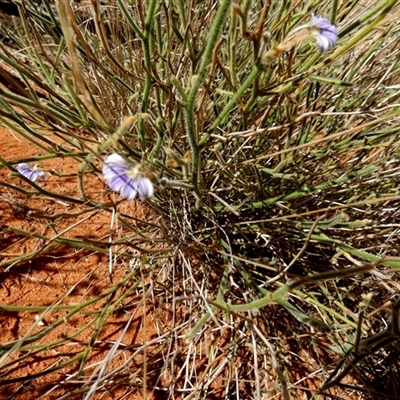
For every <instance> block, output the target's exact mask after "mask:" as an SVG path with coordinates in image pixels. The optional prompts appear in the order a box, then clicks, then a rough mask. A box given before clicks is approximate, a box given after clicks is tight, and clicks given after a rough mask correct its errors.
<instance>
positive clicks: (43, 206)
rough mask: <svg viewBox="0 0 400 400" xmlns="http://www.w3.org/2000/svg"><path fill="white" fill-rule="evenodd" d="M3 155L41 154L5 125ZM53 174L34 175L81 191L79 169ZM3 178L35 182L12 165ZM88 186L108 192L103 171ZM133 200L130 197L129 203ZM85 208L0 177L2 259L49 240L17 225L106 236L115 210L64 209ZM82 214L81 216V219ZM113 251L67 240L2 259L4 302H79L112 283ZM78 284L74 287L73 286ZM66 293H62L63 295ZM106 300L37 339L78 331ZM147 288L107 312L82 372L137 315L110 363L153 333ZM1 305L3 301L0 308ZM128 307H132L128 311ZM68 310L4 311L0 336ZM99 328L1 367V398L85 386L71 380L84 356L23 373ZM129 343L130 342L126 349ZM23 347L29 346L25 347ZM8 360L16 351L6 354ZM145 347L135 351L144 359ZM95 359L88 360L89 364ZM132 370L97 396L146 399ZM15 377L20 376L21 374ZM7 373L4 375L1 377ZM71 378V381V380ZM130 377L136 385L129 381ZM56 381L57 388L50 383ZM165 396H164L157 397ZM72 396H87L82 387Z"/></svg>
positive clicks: (79, 345) (140, 213)
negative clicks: (29, 193) (99, 250)
mask: <svg viewBox="0 0 400 400" xmlns="http://www.w3.org/2000/svg"><path fill="white" fill-rule="evenodd" d="M0 155H1V156H2V157H3V158H4V159H5V160H7V161H12V160H20V159H22V158H24V159H25V158H28V157H30V156H37V155H39V154H38V153H37V150H36V149H35V147H34V146H29V145H27V142H25V141H22V140H21V139H20V138H19V137H17V136H15V135H14V134H12V133H11V132H10V131H9V130H8V129H5V128H0ZM40 167H43V168H44V169H47V170H51V169H52V168H56V169H57V172H60V173H63V174H67V173H73V172H76V171H77V169H78V167H79V162H78V161H76V162H75V161H74V160H72V159H65V160H64V161H63V162H62V164H61V163H60V162H59V160H56V161H54V160H47V161H43V163H41V164H40ZM47 176H48V179H46V180H44V181H40V182H37V183H38V184H39V185H40V186H42V187H43V188H44V189H46V190H49V191H54V192H57V193H60V194H63V195H67V196H70V197H75V198H78V195H77V181H76V177H58V176H55V175H50V174H48V175H47ZM0 181H3V182H7V183H10V184H13V185H17V186H20V187H21V188H24V189H26V190H28V191H29V190H32V188H30V187H29V185H28V184H27V183H26V182H24V181H23V180H22V179H21V178H19V177H18V176H12V174H11V173H10V171H9V170H8V169H7V168H0ZM85 188H86V190H87V193H89V194H90V195H91V196H93V197H95V196H97V197H99V198H102V197H104V196H105V193H107V192H106V191H105V184H104V182H102V181H101V178H100V177H99V176H95V175H90V177H88V178H86V179H85ZM126 203H127V204H126V205H124V207H125V210H124V211H125V212H126V211H130V212H131V215H136V216H137V217H138V218H145V217H146V216H147V213H148V210H146V207H145V206H144V205H143V204H140V203H138V202H126ZM128 203H129V204H128ZM80 209H82V206H79V205H77V206H73V207H71V205H69V204H67V203H66V202H63V201H57V200H55V199H53V198H50V197H47V198H46V197H45V196H43V195H40V196H33V197H32V196H27V195H25V194H22V193H19V192H16V191H15V190H13V189H8V188H6V187H4V186H3V185H0V256H1V257H0V265H1V262H5V261H7V260H10V259H14V258H17V257H19V256H21V255H24V254H27V253H30V252H33V251H36V250H39V249H41V248H42V246H43V245H44V244H45V242H44V241H43V239H40V238H29V237H27V236H26V235H24V234H21V233H18V232H17V231H15V230H14V229H15V228H17V229H21V230H24V231H29V232H35V233H38V234H40V235H43V236H48V237H53V236H55V232H58V233H60V232H62V231H63V230H65V229H67V228H68V227H70V226H71V225H73V224H77V225H76V226H75V227H74V228H73V229H71V230H68V231H67V232H65V233H64V234H63V236H64V237H65V236H67V237H68V238H71V239H79V240H81V239H82V238H85V239H86V240H87V239H90V240H98V241H102V242H106V241H107V240H108V235H109V232H110V219H111V217H112V216H111V214H110V213H109V212H106V211H99V212H98V213H97V214H95V215H93V216H91V217H90V213H86V214H82V215H80V216H78V217H73V218H67V216H66V214H69V213H75V212H77V211H79V210H80ZM50 214H51V215H55V214H64V216H63V215H61V216H60V217H59V218H56V219H54V220H49V219H45V218H41V216H43V215H50ZM79 221H81V222H79ZM108 263H109V257H108V254H106V253H105V254H99V253H96V252H93V251H89V250H86V249H78V248H75V249H74V248H70V247H67V246H64V245H61V246H58V247H56V246H55V247H54V248H52V249H49V250H47V251H45V252H44V253H43V254H41V255H40V256H39V257H36V258H34V259H33V260H32V261H29V260H28V261H26V262H19V263H15V264H12V265H9V264H7V265H6V266H3V267H0V282H1V285H0V306H1V305H8V306H35V305H47V306H49V305H52V304H54V303H55V302H57V301H59V304H79V303H82V302H84V301H87V300H89V299H90V298H92V297H94V296H96V295H99V294H101V293H103V292H105V291H106V290H108V289H109V288H110V287H111V286H112V285H111V284H110V280H109V272H108V268H109V266H108ZM128 272H129V270H128V268H127V267H124V266H121V267H117V268H116V269H115V270H114V271H113V273H114V282H119V280H120V279H121V278H122V277H123V276H125V275H126V274H127V273H128ZM71 288H74V289H73V290H72V291H71V292H69V290H70V289H71ZM63 296H65V300H64V299H62V297H63ZM105 302H106V300H105V299H104V300H102V301H99V302H97V303H95V304H94V305H93V306H90V307H88V308H87V309H85V313H77V314H76V315H75V316H74V317H72V318H71V319H70V320H69V321H68V323H63V324H61V325H60V326H59V327H58V328H56V329H54V330H53V331H52V332H51V333H50V334H48V335H46V336H45V337H44V338H42V339H39V340H37V341H36V342H35V344H43V343H50V342H53V341H56V340H59V339H61V338H63V337H66V336H68V335H70V334H72V333H74V332H76V330H77V328H78V327H81V326H83V325H85V324H86V323H88V322H89V321H90V320H91V319H92V318H93V316H92V315H90V314H88V313H87V310H91V311H93V312H95V311H101V310H102V306H104V304H105ZM141 303H142V295H140V294H136V293H135V292H133V294H132V295H131V296H130V297H128V298H127V299H126V300H125V301H124V302H123V304H122V306H121V310H116V312H114V313H113V314H112V315H111V316H109V317H108V319H107V323H106V324H105V325H104V326H103V327H102V328H101V330H100V333H99V336H98V337H97V339H96V341H95V343H94V344H93V348H92V350H91V351H90V353H89V355H88V359H87V361H86V363H85V365H86V366H89V368H88V369H85V370H84V372H83V375H84V376H90V374H91V373H92V372H93V371H94V369H95V368H96V366H97V364H96V363H97V362H98V361H100V360H102V359H103V358H104V356H105V355H106V354H107V353H108V352H109V351H110V349H111V346H112V345H113V343H114V341H115V340H117V339H118V338H120V336H121V333H122V331H123V329H124V327H125V326H126V324H127V323H128V321H129V319H130V318H131V317H132V322H131V324H130V325H129V328H128V330H127V332H126V333H125V335H124V337H123V339H122V343H121V345H120V346H119V348H118V351H119V355H118V356H116V357H115V358H114V359H113V361H112V362H111V365H110V366H109V369H108V370H111V369H113V368H116V367H117V366H118V365H121V363H122V362H123V361H124V359H126V358H127V357H129V356H130V355H131V354H132V353H133V349H135V347H134V346H132V345H134V344H142V343H145V342H146V341H148V340H150V339H151V338H152V337H154V335H155V327H154V324H152V323H151V320H150V318H147V320H148V322H147V323H146V327H147V328H146V330H145V329H144V328H143V325H144V318H146V314H145V313H144V312H143V308H144V307H143V306H142V305H141ZM0 310H1V308H0ZM128 310H129V311H128ZM68 311H69V310H54V311H51V312H48V313H47V314H46V315H45V316H44V318H43V321H42V322H40V323H39V324H36V326H34V323H35V321H36V322H37V319H38V318H39V315H40V312H32V311H5V310H1V311H0V337H1V343H2V344H6V343H8V342H10V341H14V340H16V339H18V338H23V337H24V336H25V335H27V334H28V333H29V332H30V334H32V333H36V332H39V331H41V330H42V329H44V328H45V327H46V326H48V325H49V324H52V323H54V322H55V321H57V320H60V319H62V317H63V315H65V314H66V313H67V312H68ZM93 331H94V328H93V327H91V328H90V329H86V330H85V331H84V332H83V333H81V334H79V335H78V336H77V337H76V338H74V341H67V344H64V345H60V346H58V347H56V348H52V349H49V350H44V351H41V352H40V353H38V355H37V356H30V357H28V358H26V360H21V361H19V362H18V363H16V364H14V365H12V366H10V367H9V368H6V369H5V370H1V371H0V399H6V398H12V399H14V400H31V399H33V398H40V396H44V397H43V398H45V399H59V398H60V397H61V396H62V395H63V394H66V393H68V392H69V391H72V390H77V389H80V388H81V387H82V385H80V386H79V387H77V385H75V384H74V383H73V382H74V380H75V381H76V379H74V377H73V376H72V377H71V376H70V375H69V374H72V373H73V372H76V369H77V366H78V365H79V361H78V362H75V363H73V364H71V365H69V366H67V367H65V368H63V369H62V370H59V371H57V372H54V373H44V374H43V375H42V376H37V377H35V378H34V379H32V380H29V381H28V380H24V379H22V378H24V377H27V376H30V375H33V374H37V373H43V372H44V371H45V370H46V369H48V368H51V367H53V366H55V365H57V364H60V363H62V362H65V361H67V360H68V359H71V358H72V357H74V356H75V355H77V354H78V353H80V352H82V351H83V350H84V349H85V348H87V345H88V343H89V342H90V340H91V337H92V334H93ZM127 346H130V349H128V350H123V349H124V348H125V347H127ZM25 353H26V352H25ZM1 356H2V353H0V363H1V361H3V362H5V363H8V362H9V361H11V360H12V359H13V358H16V357H17V356H18V357H20V356H21V354H18V352H17V351H16V352H15V354H14V355H11V356H9V357H8V358H7V359H6V360H1ZM142 356H143V355H141V356H140V357H139V356H138V357H137V358H135V360H137V361H138V362H139V363H140V362H141V361H140V360H141V357H142ZM90 366H91V367H90ZM130 373H131V374H132V376H129V374H127V371H126V370H125V375H124V376H123V377H122V378H121V381H122V386H121V387H115V388H113V386H116V385H113V384H110V385H109V387H108V389H109V393H101V394H99V395H98V396H96V397H95V398H102V399H111V398H113V399H123V398H129V399H141V398H143V395H142V390H141V389H139V388H138V385H136V386H135V384H134V383H135V366H134V365H132V371H130ZM10 379H16V381H15V383H12V384H7V385H4V380H10ZM18 379H21V380H20V381H18ZM2 381H3V382H2ZM69 382H71V383H69ZM129 383H133V384H134V385H130V384H129ZM51 389H52V390H51ZM160 396H161V397H160ZM160 396H158V395H156V394H154V393H153V394H149V395H147V398H148V399H152V398H162V397H163V396H162V393H160ZM71 398H74V399H75V398H76V399H78V398H82V395H79V394H78V395H77V396H74V397H71Z"/></svg>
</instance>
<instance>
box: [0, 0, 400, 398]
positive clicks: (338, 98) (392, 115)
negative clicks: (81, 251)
mask: <svg viewBox="0 0 400 400" xmlns="http://www.w3.org/2000/svg"><path fill="white" fill-rule="evenodd" d="M42 3H43V4H42V6H41V7H39V8H38V7H37V6H36V4H34V2H33V1H25V2H22V3H21V4H20V11H21V24H20V25H19V26H18V27H17V28H16V29H17V30H16V32H13V33H11V32H12V31H9V32H8V33H7V35H8V36H10V35H11V37H10V38H9V40H10V42H9V43H8V45H5V44H1V45H0V58H1V59H2V62H3V65H4V66H7V67H8V68H11V69H12V71H14V76H15V78H14V80H15V81H14V82H11V81H10V86H9V87H8V88H3V89H0V94H1V97H0V116H1V117H0V119H1V122H2V123H3V124H4V125H6V126H9V127H11V128H12V129H13V130H14V131H16V132H17V133H19V134H20V135H21V136H22V137H24V138H25V139H26V140H28V141H29V142H30V143H31V144H32V145H34V146H37V147H38V149H40V152H41V154H42V155H41V156H40V157H38V158H37V159H36V160H35V161H37V162H39V163H40V161H41V160H45V159H52V158H54V159H59V160H60V162H62V160H63V159H65V158H72V159H74V160H76V161H77V162H78V163H79V168H78V167H77V170H76V179H77V187H78V188H79V192H78V193H79V195H78V194H77V196H76V197H66V196H64V195H60V194H59V193H52V192H48V191H45V190H44V189H43V188H42V187H41V186H40V185H38V184H35V183H33V182H30V181H29V180H28V179H26V182H27V183H29V184H30V185H31V186H32V190H31V191H30V192H29V193H28V192H26V191H24V190H23V189H21V188H19V187H16V186H14V185H11V184H10V183H5V182H4V183H2V182H0V183H1V184H3V185H5V186H7V187H8V188H10V189H11V190H18V191H20V192H21V191H22V192H24V193H26V194H29V195H46V196H50V197H54V198H57V199H60V200H63V201H65V202H69V203H72V204H76V205H79V206H80V207H83V208H85V209H86V210H87V211H88V212H90V211H95V210H99V209H101V210H104V209H108V210H109V211H110V213H112V210H113V209H114V208H115V207H118V204H119V203H120V201H119V200H118V202H117V203H115V204H111V205H110V204H109V203H102V202H101V201H100V200H99V198H98V197H97V196H94V195H93V194H91V193H87V192H86V191H85V177H88V176H92V175H93V176H98V175H99V174H100V173H101V168H102V163H103V160H104V158H105V157H106V155H107V154H110V153H111V152H116V153H118V154H121V155H123V156H124V157H126V158H127V159H129V160H131V161H132V162H134V163H141V164H142V166H143V168H144V169H145V170H146V171H147V173H148V174H149V176H151V178H152V179H153V181H154V184H155V188H156V193H155V195H154V197H152V199H150V200H148V204H149V205H150V206H151V207H152V209H153V212H154V218H151V219H150V220H149V221H147V222H144V227H143V225H141V228H140V229H138V228H137V227H136V225H135V224H134V223H132V221H131V220H130V218H129V216H124V215H120V216H119V218H120V220H121V221H122V223H123V224H124V225H125V226H126V227H128V229H130V230H131V231H132V232H134V233H135V234H140V235H141V237H142V239H143V240H145V241H146V243H148V241H149V240H154V241H157V243H163V244H164V245H165V246H164V248H162V249H161V250H160V251H159V253H158V254H157V255H156V256H154V258H153V257H151V256H149V255H148V254H147V253H146V252H145V251H143V246H142V242H141V241H140V240H138V239H137V238H136V239H131V237H130V236H129V237H126V238H123V239H122V240H120V243H125V242H126V243H127V242H129V243H130V244H132V243H133V244H134V245H135V246H136V247H137V249H138V256H137V257H138V259H139V260H141V262H143V263H146V265H150V266H151V268H152V271H154V270H156V271H157V270H161V269H162V270H163V271H164V272H165V274H166V276H168V278H167V281H168V283H169V284H170V285H172V286H173V285H183V286H184V289H182V292H180V294H179V296H180V297H179V299H178V300H177V299H176V298H175V297H170V298H169V296H172V294H171V292H170V291H168V290H166V291H165V293H164V296H165V298H166V299H167V301H168V302H172V301H174V302H178V303H179V302H182V307H183V308H185V309H187V310H188V311H187V313H188V314H187V315H186V316H184V315H183V314H182V317H181V318H182V319H181V320H179V321H176V324H177V325H180V324H183V325H184V329H182V330H179V334H180V335H184V336H185V340H186V339H188V340H189V342H187V341H182V342H179V346H180V347H181V348H182V352H183V353H186V351H189V350H188V349H190V348H191V346H193V343H196V344H198V343H206V342H207V341H208V340H209V338H210V337H212V335H213V334H214V333H213V332H215V331H219V330H222V329H223V328H224V329H227V330H228V332H229V335H231V336H230V337H231V343H230V345H226V346H225V347H224V348H221V349H219V352H217V353H218V356H221V357H223V358H224V359H225V360H230V359H231V358H234V359H237V360H238V361H237V362H238V363H244V364H247V367H244V366H243V365H244V364H242V367H241V368H239V369H238V371H240V376H236V377H235V376H233V375H230V373H228V372H226V368H228V366H227V362H228V361H227V362H226V363H224V362H221V360H220V359H219V358H218V357H216V356H215V354H214V355H211V351H210V352H209V353H204V354H201V355H200V354H198V353H197V352H195V353H194V354H193V357H190V354H189V355H188V357H187V359H186V363H187V368H188V370H192V369H195V367H196V365H197V364H196V363H198V362H199V359H200V358H201V357H204V358H206V359H207V365H208V367H207V368H208V372H207V373H206V374H204V375H202V376H201V377H199V376H196V374H195V373H193V372H191V373H189V372H188V376H187V378H186V381H185V382H183V380H182V377H181V375H180V374H179V373H176V371H174V369H173V366H172V363H173V362H172V361H171V360H170V358H168V357H167V359H168V361H167V362H166V365H165V367H164V368H165V370H168V371H169V368H170V371H169V372H170V374H171V376H172V380H174V382H175V383H174V384H173V385H172V384H171V387H173V388H174V390H176V393H177V394H176V396H177V397H178V396H179V393H180V390H187V391H188V392H190V393H191V394H192V395H193V396H194V397H195V398H211V397H209V393H211V391H210V392H209V391H208V390H211V389H209V388H210V385H211V383H212V381H213V380H215V379H216V378H217V377H218V376H223V377H224V385H225V386H224V390H225V391H226V393H236V394H235V396H237V397H238V398H250V397H248V396H252V397H254V398H266V397H263V396H266V394H265V393H266V388H267V386H268V385H267V384H265V381H264V380H263V378H262V377H264V376H265V374H268V371H269V367H268V365H269V363H270V361H269V360H272V361H271V363H272V365H275V366H274V369H275V370H276V374H277V377H278V378H277V379H276V382H275V385H276V389H275V390H276V391H277V392H281V393H282V396H283V397H284V398H286V399H289V398H290V396H291V395H292V396H296V394H295V393H296V392H295V387H294V386H295V385H294V384H295V382H294V380H293V379H295V378H294V375H292V374H291V372H293V371H292V370H291V367H292V366H293V365H294V364H296V363H298V364H301V363H302V362H303V361H301V360H300V361H299V360H297V361H293V364H292V365H290V363H288V362H287V361H285V357H286V356H287V354H285V350H284V348H285V346H286V344H287V343H288V341H289V338H292V337H294V338H295V339H296V340H297V343H301V341H302V340H303V339H300V332H301V333H302V335H303V336H306V337H308V338H309V339H308V344H307V345H306V347H307V348H308V347H310V348H313V346H314V347H315V348H318V347H320V346H321V345H320V344H319V343H318V340H317V339H315V338H313V335H312V334H315V332H318V335H323V336H324V341H325V342H326V343H329V344H328V346H329V349H327V350H326V351H328V352H329V357H331V358H332V359H335V357H338V356H340V357H344V362H345V363H347V362H349V363H350V364H348V365H350V367H348V369H347V370H346V373H349V374H350V373H352V372H354V369H356V367H354V368H353V366H352V365H351V362H350V361H347V359H349V360H352V359H353V360H356V361H357V362H360V363H361V362H368V359H369V358H368V357H372V356H374V355H375V356H376V355H377V354H379V350H380V349H381V347H382V346H384V345H386V344H388V343H392V342H394V341H396V340H397V339H398V338H399V335H398V327H393V326H391V327H389V328H388V329H387V331H384V330H382V329H383V328H382V327H380V328H379V327H378V328H377V331H376V332H379V331H380V330H381V333H380V336H378V339H377V341H376V342H374V343H372V344H371V343H370V344H369V349H367V350H365V346H364V350H363V352H361V353H358V350H357V346H358V345H359V342H360V340H361V343H364V344H365V342H362V339H361V337H362V335H367V334H368V332H367V331H366V329H365V325H363V323H362V315H363V313H365V312H366V311H367V310H369V311H368V312H371V310H373V309H375V308H378V307H379V306H380V305H382V304H383V302H381V301H380V300H381V299H379V298H378V299H374V300H372V301H371V303H365V304H364V303H363V304H361V305H360V303H361V301H362V296H361V295H364V294H368V293H369V289H368V284H367V285H366V287H365V288H364V289H363V288H361V286H362V282H363V280H364V279H366V276H367V277H368V282H372V281H373V277H374V276H376V275H374V274H375V273H376V270H386V269H388V268H391V269H393V272H391V273H392V279H393V281H396V279H397V278H396V274H397V270H398V268H399V267H400V260H398V259H397V258H396V257H397V256H398V250H397V246H398V220H397V217H398V210H397V204H398V200H399V199H400V195H399V190H398V176H399V175H398V170H399V161H398V159H399V140H398V137H399V136H398V130H399V128H398V125H399V116H400V109H399V106H398V105H399V90H398V89H399V85H398V82H399V76H400V65H399V60H400V57H399V45H398V35H399V31H400V27H399V23H398V18H397V17H396V12H398V7H397V3H398V2H397V1H394V0H387V1H381V2H378V3H377V2H367V1H346V2H337V1H311V0H310V1H304V2H293V1H275V0H273V1H270V2H268V1H264V2H261V1H252V0H243V1H241V2H238V3H235V4H234V3H232V2H231V1H228V0H220V1H219V2H216V1H212V0H204V1H203V0H202V1H197V2H184V1H181V0H176V1H175V0H173V1H160V0H147V1H143V2H134V1H124V0H118V1H109V2H100V1H95V0H94V1H92V2H91V4H90V5H89V4H87V3H77V4H74V6H73V7H72V8H71V7H70V6H68V4H67V2H62V1H60V2H59V3H58V5H57V7H55V6H54V5H53V4H51V3H50V2H49V1H47V0H46V1H43V2H42ZM312 13H315V14H316V15H318V16H322V17H326V18H328V19H329V20H330V21H331V22H332V23H333V24H335V25H336V26H337V27H338V33H339V40H338V43H337V44H336V46H335V47H334V48H333V49H332V50H330V51H328V52H327V53H323V54H321V53H319V51H318V48H317V46H316V43H315V41H314V40H313V36H312V35H311V34H309V23H310V18H311V14H312ZM299 27H303V28H302V29H303V30H302V29H300V28H299ZM0 68H3V67H0ZM2 70H3V69H2ZM2 75H3V76H5V72H3V74H2ZM43 132H51V134H52V135H55V136H56V137H57V138H58V142H57V143H58V144H57V145H55V144H54V141H52V139H51V138H50V137H49V135H48V134H47V133H43ZM60 143H61V144H60ZM0 160H1V161H2V163H3V165H4V166H6V167H7V168H9V170H10V171H11V172H13V173H16V170H15V164H17V163H18V162H32V161H34V160H32V159H28V160H27V159H24V158H23V157H21V159H20V160H18V161H14V162H13V163H9V160H2V159H0ZM53 173H57V171H55V172H53ZM104 190H107V189H106V186H105V187H104ZM121 201H122V200H121ZM388 210H389V211H388ZM155 221H157V222H155ZM142 222H143V221H142ZM27 234H28V233H27ZM47 240H48V241H51V242H52V243H59V242H57V241H54V240H53V239H52V238H47ZM63 243H64V244H65V243H67V244H68V245H69V246H72V247H73V246H78V247H79V246H82V245H83V244H82V243H72V242H63ZM85 245H87V244H85ZM161 247H162V246H161ZM45 248H46V247H44V249H45ZM89 248H90V246H89ZM92 249H93V250H95V251H97V250H98V249H97V248H96V247H92ZM165 249H167V250H165ZM37 255H38V254H37V253H35V254H33V255H31V257H36V256H37ZM119 256H120V257H122V258H123V259H125V260H126V263H129V262H130V258H131V257H132V256H131V255H129V254H126V253H124V254H119ZM25 259H26V258H25ZM17 261H18V260H15V259H12V260H5V261H3V262H2V263H0V265H2V266H3V267H5V268H6V267H8V266H10V265H14V264H15V263H16V262H17ZM175 265H179V268H178V269H176V268H175V267H171V266H175ZM172 272H173V273H174V277H172ZM132 276H137V271H136V272H135V273H133V275H132ZM124 279H127V278H124ZM128 281H129V279H128ZM124 282H125V281H124ZM183 282H189V283H186V284H185V285H184V284H183ZM360 285H361V286H360ZM396 285H397V283H396ZM344 288H346V291H348V292H349V293H351V295H350V296H349V297H351V298H354V299H355V301H354V302H353V303H352V304H351V305H349V304H348V302H346V296H345V295H344V294H343V291H344ZM169 289H170V290H172V288H171V287H170V288H169ZM380 290H382V293H386V289H385V286H382V287H381V288H380ZM388 296H389V297H390V295H389V294H385V295H384V296H383V298H385V299H386V298H388ZM168 299H169V300H168ZM174 304H175V303H174ZM396 304H397V303H395V307H394V309H393V310H394V311H393V315H392V317H393V319H394V321H395V322H396V321H397V319H396V318H397V317H396V315H397V314H396V313H397V312H398V311H396V310H397V308H396V307H397V305H396ZM114 306H115V304H114V303H113V307H114ZM364 306H365V307H364ZM363 307H364V308H363ZM277 310H279V311H277ZM273 315H276V317H275V318H277V319H279V320H280V321H278V320H276V319H274V318H273V317H272V318H271V316H273ZM371 318H372V317H371ZM389 318H390V316H388V315H386V320H387V321H389ZM104 321H106V319H105V320H104ZM374 321H375V320H374ZM369 323H370V325H369V326H370V327H371V326H372V325H374V323H375V322H373V320H372V319H371V320H370V321H369ZM183 325H182V326H183ZM394 325H395V324H394ZM374 326H375V325H374ZM321 332H322V333H321ZM376 332H375V333H376ZM382 332H383V333H382ZM44 334H45V333H44ZM282 334H283V337H278V336H281V335H282ZM378 335H379V334H378ZM382 337H383V339H384V340H382ZM391 339H392V340H391ZM290 340H291V339H290ZM370 340H371V339H370ZM385 340H388V341H389V342H385ZM382 342H383V345H382V346H379V344H381V343H382ZM183 343H185V344H183ZM188 343H189V344H188ZM377 343H378V345H377ZM354 345H356V347H354V348H353V347H352V346H354ZM170 346H171V347H174V348H175V346H178V342H173V341H172V339H171V343H170ZM182 346H186V349H185V350H183V347H182ZM8 348H10V346H9V347H8ZM266 349H268V350H266ZM352 349H353V351H352ZM371 349H373V350H371ZM165 351H167V350H165ZM168 351H171V352H172V350H171V349H170V348H169V349H168ZM176 351H178V350H176ZM307 352H309V357H310V358H313V357H314V355H313V353H312V350H307ZM250 359H251V361H250ZM327 360H328V357H327V359H326V360H323V359H322V358H321V359H320V360H319V361H318V363H319V365H320V368H322V369H321V371H322V372H321V373H320V376H321V380H324V379H325V378H328V377H329V374H330V372H332V371H333V369H334V367H332V365H329V366H328V365H326V364H324V363H325V362H327ZM370 360H372V358H370ZM371 362H373V361H371ZM249 363H250V364H251V365H249ZM360 365H361V364H360ZM148 368H151V366H148ZM224 368H225V369H224ZM293 368H294V367H293ZM359 371H361V369H360V370H359ZM360 373H361V372H360ZM174 374H175V375H174ZM341 378H342V377H340V379H341ZM244 379H245V380H247V381H246V383H243V384H242V383H240V384H239V383H238V382H242V380H244ZM330 379H331V380H330V382H332V377H331V378H330ZM340 379H336V380H334V381H333V382H334V384H337V385H339V384H340ZM188 382H190V385H191V388H190V390H189V389H188V387H189V386H188ZM279 382H280V383H279ZM185 385H186V386H185ZM241 385H242V386H241ZM328 385H331V386H333V384H332V383H329V384H327V385H326V386H325V389H326V388H327V387H328ZM271 387H274V384H271V383H270V384H269V386H268V389H271ZM359 390H360V392H361V391H362V390H367V389H366V385H365V382H364V383H363V382H362V378H360V388H359ZM181 395H182V398H186V397H185V396H186V395H187V394H181ZM171 398H172V395H171ZM188 398H189V397H188ZM221 398H222V397H221ZM316 398H317V395H316Z"/></svg>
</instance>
